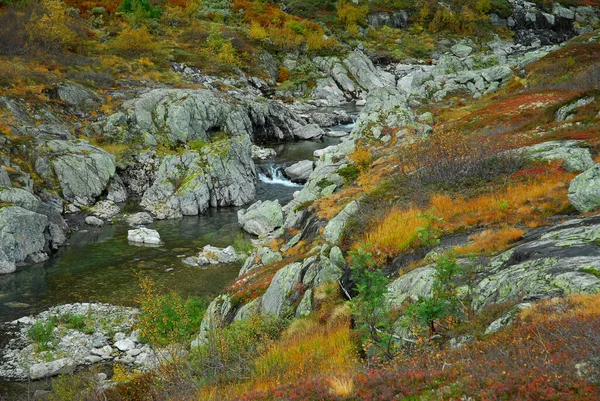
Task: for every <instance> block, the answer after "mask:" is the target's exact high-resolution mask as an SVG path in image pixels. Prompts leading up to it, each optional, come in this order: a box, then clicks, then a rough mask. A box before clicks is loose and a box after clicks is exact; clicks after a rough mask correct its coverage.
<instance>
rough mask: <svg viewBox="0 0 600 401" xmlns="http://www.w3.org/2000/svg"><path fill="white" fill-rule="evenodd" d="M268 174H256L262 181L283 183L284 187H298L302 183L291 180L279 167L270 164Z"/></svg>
mask: <svg viewBox="0 0 600 401" xmlns="http://www.w3.org/2000/svg"><path fill="white" fill-rule="evenodd" d="M268 170H269V174H268V175H267V174H263V173H259V174H258V179H259V180H261V181H262V182H264V183H265V184H276V185H283V186H285V187H296V188H300V187H302V185H300V184H296V183H294V182H291V181H290V180H288V179H287V178H286V177H285V176H284V175H283V170H282V169H281V167H277V166H274V165H272V164H270V165H269V166H268Z"/></svg>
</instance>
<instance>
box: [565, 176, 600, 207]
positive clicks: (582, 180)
mask: <svg viewBox="0 0 600 401" xmlns="http://www.w3.org/2000/svg"><path fill="white" fill-rule="evenodd" d="M569 201H570V202H571V204H572V205H573V207H575V209H577V210H579V211H580V212H582V213H587V212H591V211H592V210H595V209H597V208H599V207H600V164H596V165H595V166H594V167H592V168H590V169H588V170H586V171H584V172H583V173H581V174H579V175H578V176H577V177H575V178H574V179H573V180H572V181H571V184H569Z"/></svg>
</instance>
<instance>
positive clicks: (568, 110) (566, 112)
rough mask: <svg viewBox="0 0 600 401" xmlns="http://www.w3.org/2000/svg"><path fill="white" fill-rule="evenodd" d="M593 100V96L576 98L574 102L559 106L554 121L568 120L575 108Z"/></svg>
mask: <svg viewBox="0 0 600 401" xmlns="http://www.w3.org/2000/svg"><path fill="white" fill-rule="evenodd" d="M594 100H595V98H594V97H593V96H590V97H586V98H582V99H578V100H577V101H576V102H574V103H571V104H568V105H566V106H563V107H561V108H560V109H558V110H557V111H556V113H555V117H556V121H568V120H571V119H572V118H573V117H574V116H575V113H577V109H579V108H580V107H584V106H587V105H588V104H590V103H592V102H593V101H594Z"/></svg>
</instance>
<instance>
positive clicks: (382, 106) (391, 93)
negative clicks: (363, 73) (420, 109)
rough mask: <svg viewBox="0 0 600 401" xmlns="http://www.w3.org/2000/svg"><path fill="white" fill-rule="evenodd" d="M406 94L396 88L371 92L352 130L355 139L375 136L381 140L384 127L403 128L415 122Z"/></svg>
mask: <svg viewBox="0 0 600 401" xmlns="http://www.w3.org/2000/svg"><path fill="white" fill-rule="evenodd" d="M414 118H415V117H414V114H413V112H412V111H411V109H410V108H409V107H408V104H407V99H406V93H405V92H404V91H402V90H401V89H396V88H395V87H386V88H378V89H374V90H372V91H371V92H369V95H368V97H367V104H366V106H365V107H364V108H363V110H362V111H361V113H360V115H359V116H358V119H357V121H356V125H355V126H354V128H353V129H352V133H351V137H352V138H354V139H357V138H360V137H363V136H373V137H374V138H375V139H379V138H381V136H382V129H383V127H390V128H401V127H404V126H406V125H409V124H410V123H412V122H414Z"/></svg>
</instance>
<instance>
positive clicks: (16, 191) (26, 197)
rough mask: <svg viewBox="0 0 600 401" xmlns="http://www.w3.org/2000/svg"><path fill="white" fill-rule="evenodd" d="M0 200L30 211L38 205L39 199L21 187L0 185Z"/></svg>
mask: <svg viewBox="0 0 600 401" xmlns="http://www.w3.org/2000/svg"><path fill="white" fill-rule="evenodd" d="M0 202H6V203H10V204H13V205H15V206H20V207H22V208H23V209H28V210H32V211H35V210H36V209H37V208H38V207H39V205H40V200H39V199H38V198H36V197H35V195H33V194H32V193H31V192H29V191H26V190H24V189H21V188H13V187H11V188H7V187H1V186H0Z"/></svg>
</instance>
